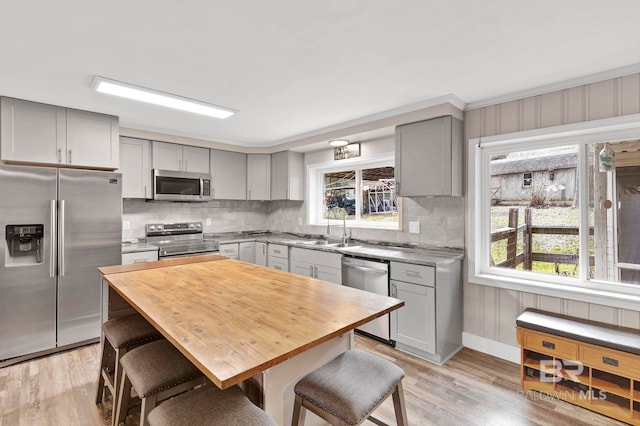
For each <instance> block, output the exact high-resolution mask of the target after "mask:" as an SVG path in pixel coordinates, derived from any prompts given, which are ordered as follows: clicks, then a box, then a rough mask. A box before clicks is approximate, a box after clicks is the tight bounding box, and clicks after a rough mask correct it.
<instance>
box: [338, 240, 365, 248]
mask: <svg viewBox="0 0 640 426" xmlns="http://www.w3.org/2000/svg"><path fill="white" fill-rule="evenodd" d="M336 247H341V248H343V247H344V248H346V247H360V244H359V243H354V242H349V241H347V242H346V243H338V244H336Z"/></svg>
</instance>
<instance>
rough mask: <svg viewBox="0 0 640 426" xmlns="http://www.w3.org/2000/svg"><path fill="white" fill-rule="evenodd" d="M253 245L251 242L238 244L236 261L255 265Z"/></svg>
mask: <svg viewBox="0 0 640 426" xmlns="http://www.w3.org/2000/svg"><path fill="white" fill-rule="evenodd" d="M254 252H255V243H254V242H253V241H251V242H247V243H240V244H239V247H238V260H241V261H243V262H248V263H255V253H254Z"/></svg>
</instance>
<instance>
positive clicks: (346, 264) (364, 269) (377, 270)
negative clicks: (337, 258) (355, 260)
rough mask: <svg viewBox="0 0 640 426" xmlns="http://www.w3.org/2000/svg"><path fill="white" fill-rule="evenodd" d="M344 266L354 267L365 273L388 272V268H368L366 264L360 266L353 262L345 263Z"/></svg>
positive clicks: (383, 273) (384, 273)
mask: <svg viewBox="0 0 640 426" xmlns="http://www.w3.org/2000/svg"><path fill="white" fill-rule="evenodd" d="M343 265H344V266H346V267H347V268H353V269H357V270H358V271H362V272H365V273H370V274H374V273H375V274H382V275H386V274H387V270H386V269H376V268H368V267H366V266H358V265H354V264H352V263H343Z"/></svg>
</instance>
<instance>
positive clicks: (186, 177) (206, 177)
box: [153, 169, 212, 201]
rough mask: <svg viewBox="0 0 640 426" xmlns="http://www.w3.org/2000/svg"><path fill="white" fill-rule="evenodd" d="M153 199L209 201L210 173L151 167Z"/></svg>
mask: <svg viewBox="0 0 640 426" xmlns="http://www.w3.org/2000/svg"><path fill="white" fill-rule="evenodd" d="M153 199H154V200H162V201H209V200H211V199H212V197H211V175H210V174H208V173H189V172H176V171H173V170H159V169H153Z"/></svg>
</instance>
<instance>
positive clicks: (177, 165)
mask: <svg viewBox="0 0 640 426" xmlns="http://www.w3.org/2000/svg"><path fill="white" fill-rule="evenodd" d="M151 158H152V163H153V168H154V169H160V170H175V171H176V172H180V171H182V145H178V144H175V143H166V142H157V141H153V145H152V151H151Z"/></svg>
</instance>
